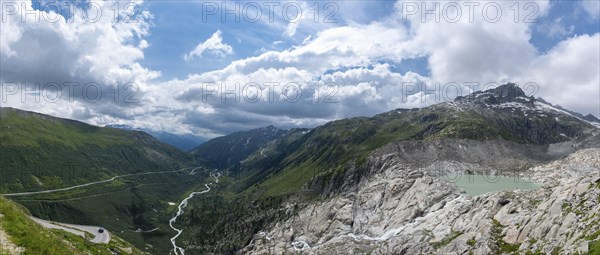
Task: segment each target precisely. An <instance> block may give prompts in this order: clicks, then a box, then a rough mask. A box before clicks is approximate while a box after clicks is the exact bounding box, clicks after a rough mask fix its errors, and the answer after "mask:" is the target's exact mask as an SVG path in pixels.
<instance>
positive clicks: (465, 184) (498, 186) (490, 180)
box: [445, 174, 542, 196]
mask: <svg viewBox="0 0 600 255" xmlns="http://www.w3.org/2000/svg"><path fill="white" fill-rule="evenodd" d="M445 179H446V180H447V181H448V182H450V183H454V184H455V185H456V186H458V187H459V188H461V189H463V190H465V191H466V193H467V195H469V196H477V195H481V194H484V193H487V192H497V191H502V190H514V189H521V190H536V189H539V188H541V187H542V186H541V185H540V184H538V183H535V182H530V181H528V180H524V179H522V178H518V179H517V178H515V177H504V176H493V175H487V176H484V175H473V174H464V175H447V176H446V177H445Z"/></svg>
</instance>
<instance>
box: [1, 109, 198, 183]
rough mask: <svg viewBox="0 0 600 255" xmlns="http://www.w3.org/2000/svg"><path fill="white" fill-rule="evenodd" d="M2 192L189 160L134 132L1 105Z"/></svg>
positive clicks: (163, 168)
mask: <svg viewBox="0 0 600 255" xmlns="http://www.w3.org/2000/svg"><path fill="white" fill-rule="evenodd" d="M0 141H2V142H1V143H0V167H1V169H0V170H1V171H0V179H1V181H0V193H7V192H19V191H35V190H47V189H54V188H60V187H66V186H72V185H76V184H81V183H87V182H91V181H97V180H102V179H107V178H110V177H113V176H115V175H120V174H129V173H139V172H152V171H168V170H175V169H179V168H181V167H182V166H184V165H190V164H192V163H191V162H192V159H191V157H189V156H188V155H187V154H185V153H183V152H181V151H179V150H177V149H175V148H174V147H172V146H170V145H166V144H164V143H161V142H158V141H157V140H156V139H154V138H153V137H152V136H150V135H148V134H146V133H143V132H138V131H125V130H120V129H113V128H101V127H96V126H92V125H88V124H85V123H82V122H78V121H73V120H67V119H61V118H55V117H51V116H47V115H43V114H38V113H33V112H26V111H21V110H17V109H12V108H0Z"/></svg>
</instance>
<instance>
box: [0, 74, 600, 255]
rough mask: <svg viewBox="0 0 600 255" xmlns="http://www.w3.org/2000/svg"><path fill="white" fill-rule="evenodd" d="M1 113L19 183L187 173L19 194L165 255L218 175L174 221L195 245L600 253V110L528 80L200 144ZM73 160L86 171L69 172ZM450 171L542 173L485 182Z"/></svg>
mask: <svg viewBox="0 0 600 255" xmlns="http://www.w3.org/2000/svg"><path fill="white" fill-rule="evenodd" d="M0 120H1V122H0V138H2V144H0V152H2V153H1V155H2V156H0V157H1V158H0V160H1V163H2V164H1V165H2V166H3V167H4V168H3V169H2V172H3V174H4V173H6V174H5V176H3V178H4V179H3V180H4V181H3V182H2V185H0V191H2V193H5V194H6V193H15V192H22V191H36V190H46V189H56V188H62V187H67V186H71V185H77V184H82V183H86V182H91V181H100V180H104V179H108V178H110V177H113V176H117V175H124V174H125V175H127V174H137V173H147V172H173V174H170V173H169V174H164V175H163V174H160V176H155V175H153V174H151V175H144V176H138V175H136V176H135V177H134V176H129V177H126V178H124V179H123V180H117V181H114V182H109V183H104V184H102V185H101V186H99V187H85V188H84V189H83V190H76V191H73V190H69V191H66V192H58V193H52V194H35V195H32V196H24V197H10V196H9V198H11V199H13V200H14V201H15V202H17V203H20V204H22V205H23V206H25V207H27V209H28V210H29V211H30V212H31V214H33V215H34V216H37V217H42V218H46V219H50V220H56V221H61V222H71V223H78V224H97V225H102V226H105V227H106V228H107V229H109V230H111V232H112V233H115V234H116V235H118V236H119V237H121V238H123V239H124V240H127V241H129V242H131V243H132V244H134V245H136V246H137V247H138V248H139V249H140V250H143V251H145V252H149V253H153V254H168V253H169V252H170V251H172V249H173V247H172V246H171V243H170V242H169V239H170V238H172V237H173V236H174V235H175V234H176V233H175V232H174V231H173V230H171V229H170V228H169V225H168V222H169V218H171V216H172V215H173V214H174V213H175V211H176V208H175V207H174V205H175V204H177V203H175V202H176V201H181V200H182V199H183V198H184V197H188V195H189V194H190V193H191V192H192V191H201V190H205V185H206V187H210V189H208V191H207V192H206V193H203V194H201V195H197V196H194V197H193V198H192V199H190V200H189V201H188V200H186V203H187V208H186V209H185V210H184V213H183V214H182V215H181V216H180V217H179V218H178V219H177V222H176V224H175V225H176V226H177V227H178V228H179V229H183V232H182V234H181V235H180V236H179V237H178V239H177V241H176V244H178V245H179V246H180V247H182V248H183V249H185V251H186V254H235V253H250V254H282V253H307V254H330V253H335V252H341V253H361V254H389V253H390V252H392V251H393V252H397V253H400V254H430V253H438V254H444V253H458V254H469V253H472V254H512V253H528V254H551V253H559V254H563V253H569V254H573V253H575V252H579V253H580V254H585V253H591V254H597V253H593V252H600V241H599V239H598V236H599V234H600V232H598V231H599V229H598V226H599V224H597V223H600V216H599V215H598V214H597V213H595V212H597V211H598V210H600V195H598V194H600V186H598V183H600V176H598V173H599V172H600V169H599V167H600V165H599V164H600V163H599V162H598V158H600V150H598V148H600V139H598V138H600V136H598V135H600V129H599V128H600V121H599V120H598V119H597V118H596V117H594V116H593V115H586V116H584V115H581V114H578V113H574V112H572V111H569V110H566V109H563V108H562V107H559V106H554V105H552V104H550V103H548V102H546V101H544V100H543V99H541V98H534V97H532V96H527V95H526V94H525V93H524V92H523V91H522V90H521V89H520V88H519V87H518V86H517V85H515V84H510V83H509V84H505V85H502V86H499V87H497V88H494V89H490V90H486V91H479V92H475V93H473V94H470V95H468V96H465V97H458V98H456V99H455V100H454V101H452V102H444V103H439V104H435V105H432V106H429V107H424V108H415V109H396V110H393V111H389V112H386V113H381V114H378V115H375V116H373V117H356V118H349V119H341V120H336V121H332V122H329V123H327V124H325V125H322V126H318V127H314V128H312V129H300V128H299V129H290V130H282V129H278V128H276V127H273V126H269V127H264V128H258V129H254V130H249V131H241V132H236V133H233V134H230V135H227V136H223V137H219V138H215V139H212V140H209V141H206V142H204V143H202V144H200V145H199V146H197V147H195V148H193V149H191V150H189V152H184V151H181V150H178V149H176V148H174V147H173V146H170V145H167V144H165V143H162V142H160V141H159V140H157V138H154V137H152V136H151V135H148V134H146V133H144V132H140V131H133V130H125V129H130V128H129V127H125V126H111V127H104V128H100V127H95V126H91V125H87V124H85V123H81V122H77V121H71V120H65V119H59V118H54V117H50V116H47V115H42V114H37V113H32V112H25V111H21V110H17V109H12V108H1V109H0ZM115 127H116V128H115ZM180 147H181V146H180ZM66 162H68V163H69V164H70V165H69V166H70V167H69V169H76V170H73V171H70V172H69V171H67V173H65V172H61V169H63V168H66V167H65V164H66ZM71 165H72V166H71ZM73 166H74V167H73ZM186 168H187V170H184V171H182V172H176V171H177V170H178V169H186ZM192 168H196V169H199V171H198V172H197V173H195V170H192ZM40 169H41V170H40ZM441 171H443V172H441ZM74 173H75V174H74ZM217 173H218V174H217ZM448 173H451V174H459V175H466V174H479V175H483V174H487V173H493V174H495V175H503V176H519V177H522V178H526V179H529V180H532V181H535V182H538V183H540V186H541V188H540V189H538V190H536V191H531V192H528V193H527V192H523V191H520V190H514V191H513V190H508V191H496V192H491V193H486V194H482V195H479V196H474V197H472V196H468V195H465V194H464V191H462V190H461V189H460V188H458V187H457V186H456V185H454V184H453V183H452V182H449V181H448V180H447V179H446V178H445V176H446V175H447V174H448ZM217 176H220V177H218V178H217ZM217 180H218V182H217ZM572 190H576V191H577V192H575V193H573V192H571V191H572ZM105 214H108V215H105ZM73 221H76V222H73ZM569 222H570V224H569V225H565V224H566V223H569ZM574 222H579V225H577V224H575V223H574ZM138 229H140V230H152V229H158V230H156V231H151V232H145V231H136V230H138ZM535 229H541V230H540V231H541V232H540V231H537V232H536V230H535ZM542 230H543V231H542ZM562 236H565V237H564V238H563V237H562ZM340 247H343V248H340ZM536 252H538V253H536Z"/></svg>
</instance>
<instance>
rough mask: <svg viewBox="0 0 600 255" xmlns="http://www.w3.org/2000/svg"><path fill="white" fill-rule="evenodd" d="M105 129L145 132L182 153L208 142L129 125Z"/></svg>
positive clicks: (189, 136) (117, 125) (197, 138)
mask: <svg viewBox="0 0 600 255" xmlns="http://www.w3.org/2000/svg"><path fill="white" fill-rule="evenodd" d="M105 127H111V128H119V129H125V130H137V131H143V132H146V133H148V134H150V135H151V136H154V138H156V139H157V140H159V141H161V142H163V143H168V144H170V145H173V146H175V148H177V149H180V150H182V151H189V150H191V149H193V148H195V147H197V146H198V145H200V144H202V143H203V142H205V141H206V139H204V138H202V137H198V136H195V135H193V134H173V133H169V132H164V131H153V130H150V129H147V128H136V127H132V126H129V125H120V124H110V125H106V126H105Z"/></svg>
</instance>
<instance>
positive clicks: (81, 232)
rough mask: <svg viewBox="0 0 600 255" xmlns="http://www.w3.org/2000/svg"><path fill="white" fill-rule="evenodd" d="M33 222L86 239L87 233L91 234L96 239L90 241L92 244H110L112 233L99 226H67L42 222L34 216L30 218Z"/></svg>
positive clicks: (65, 224) (52, 222)
mask: <svg viewBox="0 0 600 255" xmlns="http://www.w3.org/2000/svg"><path fill="white" fill-rule="evenodd" d="M29 218H30V219H31V220H33V221H34V222H36V223H38V224H40V225H41V226H42V227H45V228H50V229H61V230H64V231H67V232H69V233H71V234H74V235H78V236H81V237H83V238H85V232H87V233H90V234H91V235H92V236H94V238H93V239H92V240H90V242H92V243H109V242H110V233H109V232H108V230H106V229H104V228H102V227H98V226H85V225H76V224H67V223H60V222H54V221H47V220H42V219H39V218H36V217H33V216H29ZM99 229H103V232H102V233H100V232H98V230H99Z"/></svg>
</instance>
